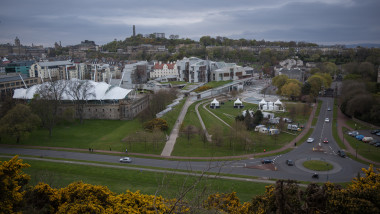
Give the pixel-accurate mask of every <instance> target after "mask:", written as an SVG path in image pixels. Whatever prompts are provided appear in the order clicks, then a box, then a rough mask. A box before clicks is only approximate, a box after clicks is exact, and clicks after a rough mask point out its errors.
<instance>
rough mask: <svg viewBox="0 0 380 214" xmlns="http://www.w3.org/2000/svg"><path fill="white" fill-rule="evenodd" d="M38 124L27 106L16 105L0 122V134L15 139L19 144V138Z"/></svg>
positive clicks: (35, 116) (38, 119)
mask: <svg viewBox="0 0 380 214" xmlns="http://www.w3.org/2000/svg"><path fill="white" fill-rule="evenodd" d="M40 122H41V121H40V118H38V116H37V115H35V114H33V113H32V111H31V110H30V108H29V107H28V106H26V105H23V104H17V105H16V106H15V107H14V108H12V109H11V110H10V111H8V113H7V114H6V115H5V116H4V117H3V118H2V119H1V120H0V133H2V134H6V135H9V136H14V137H16V142H17V143H19V142H20V138H21V137H23V136H27V135H28V134H29V133H30V132H32V131H33V130H34V129H36V128H37V127H38V125H39V124H40Z"/></svg>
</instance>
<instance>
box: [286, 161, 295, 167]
mask: <svg viewBox="0 0 380 214" xmlns="http://www.w3.org/2000/svg"><path fill="white" fill-rule="evenodd" d="M286 164H287V165H288V166H293V165H294V162H293V161H292V160H286Z"/></svg>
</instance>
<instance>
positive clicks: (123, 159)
mask: <svg viewBox="0 0 380 214" xmlns="http://www.w3.org/2000/svg"><path fill="white" fill-rule="evenodd" d="M119 161H120V162H121V163H131V162H132V159H131V158H130V157H122V158H120V160H119Z"/></svg>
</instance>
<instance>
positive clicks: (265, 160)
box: [261, 159, 273, 164]
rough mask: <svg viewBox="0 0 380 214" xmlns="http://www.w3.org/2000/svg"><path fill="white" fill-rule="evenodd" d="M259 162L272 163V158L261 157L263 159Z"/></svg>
mask: <svg viewBox="0 0 380 214" xmlns="http://www.w3.org/2000/svg"><path fill="white" fill-rule="evenodd" d="M261 163H262V164H267V163H273V160H271V159H263V160H261Z"/></svg>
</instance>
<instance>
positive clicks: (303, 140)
mask: <svg viewBox="0 0 380 214" xmlns="http://www.w3.org/2000/svg"><path fill="white" fill-rule="evenodd" d="M313 131H314V128H310V129H309V131H308V132H307V133H306V134H305V135H304V136H303V137H302V138H301V139H300V140H299V141H298V142H297V145H298V146H300V145H301V144H302V143H304V142H306V140H307V138H309V137H310V135H311V134H312V133H313Z"/></svg>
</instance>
